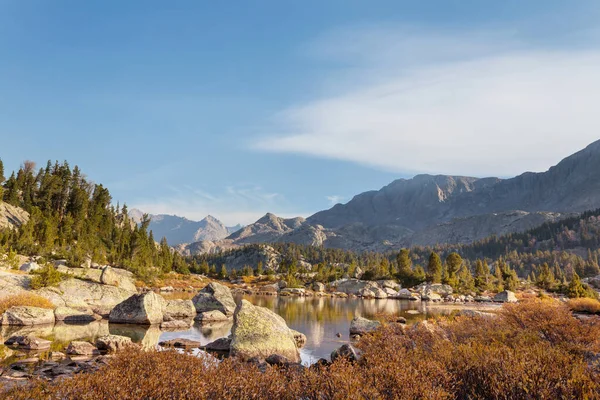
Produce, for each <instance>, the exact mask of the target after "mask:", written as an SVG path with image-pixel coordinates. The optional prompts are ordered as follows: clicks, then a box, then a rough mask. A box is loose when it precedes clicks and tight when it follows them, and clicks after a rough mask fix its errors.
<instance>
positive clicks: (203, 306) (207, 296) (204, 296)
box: [192, 282, 235, 315]
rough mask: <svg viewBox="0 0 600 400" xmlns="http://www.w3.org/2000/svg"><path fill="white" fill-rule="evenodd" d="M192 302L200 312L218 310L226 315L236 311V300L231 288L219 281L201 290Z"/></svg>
mask: <svg viewBox="0 0 600 400" xmlns="http://www.w3.org/2000/svg"><path fill="white" fill-rule="evenodd" d="M192 302H193V303H194V307H196V312H198V313H203V312H206V311H213V310H217V311H221V312H222V313H223V314H225V315H233V313H234V311H235V301H234V300H233V296H232V295H231V290H229V288H228V287H227V286H224V285H221V284H220V283H217V282H211V283H209V284H208V286H206V287H205V288H204V289H202V290H200V292H198V294H197V295H196V296H194V298H193V299H192Z"/></svg>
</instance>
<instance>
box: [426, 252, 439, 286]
mask: <svg viewBox="0 0 600 400" xmlns="http://www.w3.org/2000/svg"><path fill="white" fill-rule="evenodd" d="M427 274H428V278H427V279H428V280H430V281H431V282H432V283H441V282H442V260H441V259H440V256H438V255H437V253H436V252H431V255H430V256H429V263H428V264H427Z"/></svg>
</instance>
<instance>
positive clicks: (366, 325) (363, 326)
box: [350, 317, 381, 335]
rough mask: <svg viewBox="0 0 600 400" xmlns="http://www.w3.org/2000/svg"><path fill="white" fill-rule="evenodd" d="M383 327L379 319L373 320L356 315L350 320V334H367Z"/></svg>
mask: <svg viewBox="0 0 600 400" xmlns="http://www.w3.org/2000/svg"><path fill="white" fill-rule="evenodd" d="M379 327H381V323H380V322H379V321H371V320H370V319H366V318H363V317H356V318H354V319H353V320H352V321H351V322H350V335H366V334H368V333H372V332H374V331H376V330H377V329H379Z"/></svg>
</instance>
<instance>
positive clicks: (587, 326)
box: [4, 300, 600, 400]
mask: <svg viewBox="0 0 600 400" xmlns="http://www.w3.org/2000/svg"><path fill="white" fill-rule="evenodd" d="M358 346H359V347H360V348H361V349H362V351H363V358H362V359H361V361H360V362H358V363H350V362H348V361H345V360H343V359H342V360H336V362H335V363H334V364H332V365H331V366H329V367H326V366H323V367H316V366H313V367H310V368H303V369H302V368H278V367H267V368H266V370H263V371H262V372H261V370H260V369H259V368H258V367H257V366H256V365H254V364H248V363H242V362H240V361H237V360H235V359H227V360H224V361H223V362H215V361H211V359H209V358H199V357H194V356H191V355H186V354H180V353H177V352H174V351H163V352H150V353H144V352H138V351H133V350H131V351H127V352H125V353H122V354H120V355H118V356H117V357H115V358H114V359H113V360H112V361H111V362H110V363H109V365H108V366H105V367H104V368H103V369H101V370H100V371H99V372H97V373H92V374H80V375H77V376H75V377H74V378H72V379H64V380H60V381H59V382H55V383H51V384H48V383H44V382H34V383H32V385H31V386H30V387H29V388H27V389H26V390H25V389H18V390H13V391H12V392H8V393H7V394H6V396H4V398H7V399H32V398H35V399H94V400H96V399H307V400H308V399H315V400H317V399H319V400H327V399H559V398H561V399H595V398H599V397H600V396H599V393H600V366H599V365H598V362H597V361H593V360H594V357H593V356H594V355H597V354H598V353H599V352H600V323H599V322H598V319H595V318H593V319H590V320H587V321H580V320H578V319H577V318H574V317H573V316H572V315H571V312H570V310H569V309H568V307H567V306H565V305H563V304H559V303H557V302H549V301H540V300H537V301H528V302H525V303H524V304H517V305H510V306H507V307H505V308H503V310H502V311H501V312H500V313H498V315H497V316H495V317H481V316H477V317H456V318H453V319H439V320H437V321H427V322H419V323H417V324H415V325H414V326H412V327H407V328H406V327H403V326H402V325H400V324H397V323H393V322H390V323H388V324H385V325H384V326H383V327H382V328H381V329H380V330H379V331H378V332H376V333H375V334H373V335H371V336H366V337H363V338H362V339H361V340H360V342H358ZM591 356H592V357H591Z"/></svg>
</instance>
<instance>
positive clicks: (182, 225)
mask: <svg viewBox="0 0 600 400" xmlns="http://www.w3.org/2000/svg"><path fill="white" fill-rule="evenodd" d="M129 215H130V216H131V218H132V219H133V220H134V221H136V222H137V223H139V222H140V221H141V219H142V216H143V213H142V211H140V210H137V209H133V210H131V211H130V212H129ZM150 218H151V222H150V227H149V229H150V230H152V233H153V234H154V238H155V239H156V240H160V239H161V238H163V237H166V238H167V241H168V242H169V244H170V245H178V244H182V243H194V242H199V241H205V240H207V241H215V240H220V239H224V238H225V237H227V236H228V235H230V234H232V233H234V232H236V231H238V230H239V229H241V226H240V225H236V226H233V227H227V226H225V225H224V224H223V223H222V222H221V221H219V220H218V219H216V218H215V217H213V216H211V215H209V216H207V217H206V218H204V219H202V220H201V221H192V220H189V219H187V218H184V217H178V216H176V215H165V214H159V215H150Z"/></svg>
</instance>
